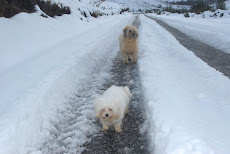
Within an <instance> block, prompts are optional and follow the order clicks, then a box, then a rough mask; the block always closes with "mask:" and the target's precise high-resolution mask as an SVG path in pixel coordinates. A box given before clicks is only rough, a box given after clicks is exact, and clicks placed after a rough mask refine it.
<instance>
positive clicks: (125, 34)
mask: <svg viewBox="0 0 230 154" xmlns="http://www.w3.org/2000/svg"><path fill="white" fill-rule="evenodd" d="M127 30H128V27H125V28H124V29H123V33H124V37H127Z"/></svg>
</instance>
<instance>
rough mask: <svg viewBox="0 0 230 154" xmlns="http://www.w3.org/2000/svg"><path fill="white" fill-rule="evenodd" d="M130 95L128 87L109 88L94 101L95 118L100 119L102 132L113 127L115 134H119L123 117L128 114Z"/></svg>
mask: <svg viewBox="0 0 230 154" xmlns="http://www.w3.org/2000/svg"><path fill="white" fill-rule="evenodd" d="M130 98H131V93H130V91H129V88H128V87H126V86H125V87H118V86H111V87H110V88H109V89H107V90H106V91H105V92H104V94H103V95H102V96H100V97H99V98H98V99H96V101H95V103H94V105H95V112H96V117H97V118H99V119H100V121H101V123H102V125H103V130H104V131H106V130H108V129H109V127H110V126H112V125H113V126H114V128H115V131H116V132H121V131H122V130H121V124H122V120H123V118H124V115H125V114H126V113H128V110H129V101H130Z"/></svg>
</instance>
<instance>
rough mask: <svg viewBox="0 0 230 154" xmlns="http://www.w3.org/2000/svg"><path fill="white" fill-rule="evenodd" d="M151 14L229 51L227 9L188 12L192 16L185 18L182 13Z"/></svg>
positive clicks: (203, 40) (229, 15) (218, 47)
mask: <svg viewBox="0 0 230 154" xmlns="http://www.w3.org/2000/svg"><path fill="white" fill-rule="evenodd" d="M221 13H224V16H223V17H220V15H221ZM152 16H154V17H156V18H158V19H160V20H163V21H165V22H166V23H168V24H169V25H171V26H173V27H175V28H177V29H179V30H180V31H182V32H183V33H185V34H187V35H189V36H191V37H193V38H194V39H197V40H200V41H201V42H203V43H206V44H208V45H210V46H213V47H215V48H217V49H220V50H222V51H224V52H226V53H230V37H229V35H230V30H229V25H230V20H229V19H230V11H229V10H227V11H223V10H217V11H216V12H214V13H213V12H210V11H207V12H204V14H202V15H195V14H190V16H191V17H192V18H185V17H184V16H183V15H182V14H165V15H159V16H157V15H154V14H152ZM214 16H215V17H216V18H215V17H214Z"/></svg>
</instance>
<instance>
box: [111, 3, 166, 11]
mask: <svg viewBox="0 0 230 154" xmlns="http://www.w3.org/2000/svg"><path fill="white" fill-rule="evenodd" d="M108 1H110V2H115V3H119V4H124V5H126V6H128V7H129V8H130V11H138V10H152V9H155V8H156V7H157V6H159V5H161V6H162V7H165V6H167V5H166V4H165V3H163V2H162V1H160V0H143V1H139V0H108Z"/></svg>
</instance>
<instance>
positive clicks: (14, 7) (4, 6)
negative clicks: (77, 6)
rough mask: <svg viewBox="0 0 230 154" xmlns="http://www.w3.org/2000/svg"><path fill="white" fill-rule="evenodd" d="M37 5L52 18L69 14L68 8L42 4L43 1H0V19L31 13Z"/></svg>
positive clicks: (48, 3)
mask: <svg viewBox="0 0 230 154" xmlns="http://www.w3.org/2000/svg"><path fill="white" fill-rule="evenodd" d="M36 4H37V5H38V6H39V7H40V8H41V10H42V11H43V12H45V13H46V14H47V15H49V16H51V17H54V16H55V15H57V16H60V15H62V14H70V9H69V7H63V6H62V4H60V5H58V4H56V3H51V2H50V1H47V2H44V1H43V0H0V17H6V18H10V17H12V16H14V15H16V14H18V13H20V12H27V13H33V12H35V8H34V6H35V5H36Z"/></svg>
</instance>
